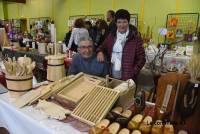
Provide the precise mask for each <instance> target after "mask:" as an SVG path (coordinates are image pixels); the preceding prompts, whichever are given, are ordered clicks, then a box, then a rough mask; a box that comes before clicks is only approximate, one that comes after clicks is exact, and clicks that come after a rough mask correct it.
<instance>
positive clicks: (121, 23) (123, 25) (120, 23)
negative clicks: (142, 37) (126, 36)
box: [117, 19, 129, 33]
mask: <svg viewBox="0 0 200 134" xmlns="http://www.w3.org/2000/svg"><path fill="white" fill-rule="evenodd" d="M128 26H129V23H128V20H126V19H118V20H117V30H118V31H119V32H120V33H124V32H126V31H127V29H128Z"/></svg>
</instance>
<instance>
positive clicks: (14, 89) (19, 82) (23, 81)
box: [6, 75, 33, 95]
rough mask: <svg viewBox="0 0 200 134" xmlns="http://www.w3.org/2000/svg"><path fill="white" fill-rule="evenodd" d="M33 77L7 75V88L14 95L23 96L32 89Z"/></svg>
mask: <svg viewBox="0 0 200 134" xmlns="http://www.w3.org/2000/svg"><path fill="white" fill-rule="evenodd" d="M32 79H33V76H32V75H28V76H9V75H6V83H7V88H8V90H9V91H10V93H11V94H12V95H22V94H24V93H26V92H27V91H29V90H31V89H32Z"/></svg>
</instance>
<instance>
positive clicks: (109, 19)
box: [107, 10, 116, 32]
mask: <svg viewBox="0 0 200 134" xmlns="http://www.w3.org/2000/svg"><path fill="white" fill-rule="evenodd" d="M107 22H108V23H109V25H108V32H111V31H113V30H114V29H116V23H115V12H114V11H113V10H108V11H107Z"/></svg>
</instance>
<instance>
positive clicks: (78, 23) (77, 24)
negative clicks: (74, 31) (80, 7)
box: [74, 18, 85, 28]
mask: <svg viewBox="0 0 200 134" xmlns="http://www.w3.org/2000/svg"><path fill="white" fill-rule="evenodd" d="M84 24H85V23H84V20H83V19H82V18H79V19H76V20H75V22H74V27H75V28H83V27H84Z"/></svg>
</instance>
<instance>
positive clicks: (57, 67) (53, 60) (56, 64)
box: [45, 55, 65, 82]
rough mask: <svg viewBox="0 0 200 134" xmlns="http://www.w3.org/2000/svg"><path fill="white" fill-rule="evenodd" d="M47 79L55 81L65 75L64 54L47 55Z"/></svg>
mask: <svg viewBox="0 0 200 134" xmlns="http://www.w3.org/2000/svg"><path fill="white" fill-rule="evenodd" d="M45 58H46V59H47V60H48V64H47V80H49V81H52V82H53V81H57V80H60V79H61V78H63V77H64V76H65V66H64V56H56V55H55V56H48V57H45Z"/></svg>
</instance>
